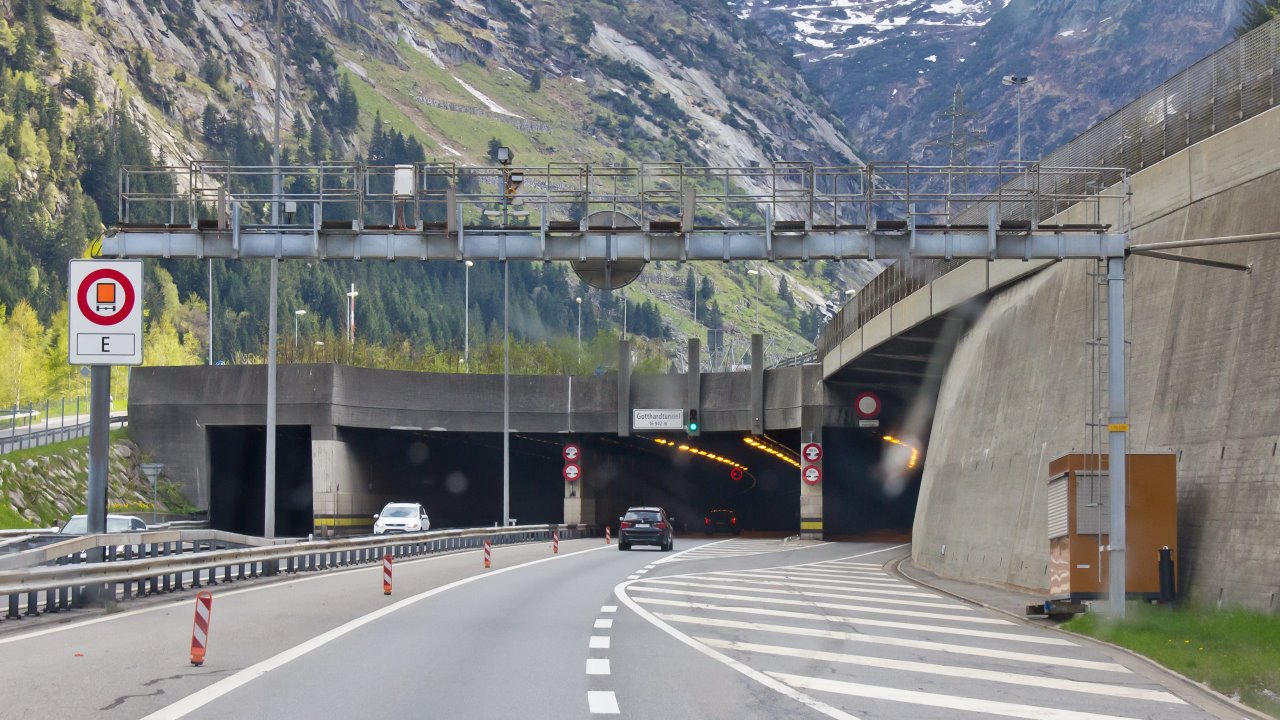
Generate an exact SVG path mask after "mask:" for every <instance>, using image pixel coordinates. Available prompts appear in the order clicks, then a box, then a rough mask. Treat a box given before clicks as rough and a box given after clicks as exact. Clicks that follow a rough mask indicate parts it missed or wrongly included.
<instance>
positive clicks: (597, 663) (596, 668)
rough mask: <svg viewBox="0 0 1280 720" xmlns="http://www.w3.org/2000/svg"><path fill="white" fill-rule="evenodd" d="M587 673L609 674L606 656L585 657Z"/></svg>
mask: <svg viewBox="0 0 1280 720" xmlns="http://www.w3.org/2000/svg"><path fill="white" fill-rule="evenodd" d="M587 674H588V675H609V674H610V672H609V660H608V659H607V658H587Z"/></svg>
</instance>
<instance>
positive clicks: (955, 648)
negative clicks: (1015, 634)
mask: <svg viewBox="0 0 1280 720" xmlns="http://www.w3.org/2000/svg"><path fill="white" fill-rule="evenodd" d="M657 617H659V618H661V619H663V620H668V621H670V622H678V623H686V624H689V625H707V626H710V627H720V628H733V629H736V630H760V631H762V632H774V633H782V634H783V635H802V636H804V637H817V638H828V639H831V640H844V641H846V642H856V643H868V644H871V645H891V646H893V647H904V648H912V649H915V650H937V651H939V652H949V653H954V654H956V655H972V656H974V657H985V658H997V659H1000V660H1016V661H1018V662H1026V663H1032V664H1035V665H1060V666H1062V667H1074V668H1082V669H1085V670H1105V671H1108V672H1119V673H1129V672H1132V671H1131V670H1130V669H1129V668H1127V667H1125V666H1123V665H1121V664H1119V663H1109V662H1099V661H1097V660H1077V659H1075V658H1066V657H1058V656H1056V655H1040V654H1036V653H1024V652H1014V651H1012V650H988V649H987V648H979V647H971V646H969V645H953V644H951V643H940V642H931V641H929V640H904V639H902V638H895V637H886V636H883V635H864V634H862V633H857V632H841V631H837V630H819V629H817V628H806V627H793V626H791V625H769V624H765V623H753V622H742V621H741V620H720V619H719V618H704V617H697V616H694V615H667V614H665V613H657Z"/></svg>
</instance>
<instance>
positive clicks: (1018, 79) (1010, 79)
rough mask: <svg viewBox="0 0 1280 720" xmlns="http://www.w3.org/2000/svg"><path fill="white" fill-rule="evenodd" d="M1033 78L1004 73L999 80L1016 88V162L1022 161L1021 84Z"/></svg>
mask: <svg viewBox="0 0 1280 720" xmlns="http://www.w3.org/2000/svg"><path fill="white" fill-rule="evenodd" d="M1034 79H1035V78H1033V77H1031V76H1030V75H1005V76H1004V78H1003V79H1001V81H1000V82H1002V83H1004V84H1005V85H1012V86H1014V87H1016V88H1017V89H1018V162H1022V86H1023V85H1026V84H1027V83H1029V82H1031V81H1032V80H1034Z"/></svg>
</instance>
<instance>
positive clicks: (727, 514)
mask: <svg viewBox="0 0 1280 720" xmlns="http://www.w3.org/2000/svg"><path fill="white" fill-rule="evenodd" d="M708 515H710V516H711V517H712V518H714V519H716V520H728V519H729V518H731V517H733V511H732V510H712V511H711V512H710V513H708Z"/></svg>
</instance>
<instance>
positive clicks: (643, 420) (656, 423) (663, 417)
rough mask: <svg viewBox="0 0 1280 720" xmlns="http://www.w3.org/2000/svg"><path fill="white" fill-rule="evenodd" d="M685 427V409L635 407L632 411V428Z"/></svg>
mask: <svg viewBox="0 0 1280 720" xmlns="http://www.w3.org/2000/svg"><path fill="white" fill-rule="evenodd" d="M683 428H684V410H682V409H680V408H675V409H648V410H641V409H634V410H632V411H631V429H632V430H681V429H683Z"/></svg>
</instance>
